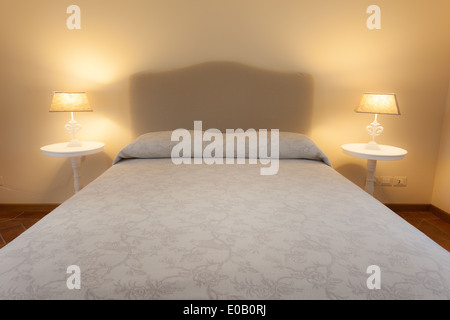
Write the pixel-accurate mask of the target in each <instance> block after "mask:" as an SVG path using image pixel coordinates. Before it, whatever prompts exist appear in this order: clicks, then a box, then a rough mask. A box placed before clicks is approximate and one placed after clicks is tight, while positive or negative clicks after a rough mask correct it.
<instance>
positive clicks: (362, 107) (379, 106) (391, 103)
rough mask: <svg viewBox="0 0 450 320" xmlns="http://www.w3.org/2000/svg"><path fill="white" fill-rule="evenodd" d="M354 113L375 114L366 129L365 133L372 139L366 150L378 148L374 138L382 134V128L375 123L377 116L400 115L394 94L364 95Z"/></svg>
mask: <svg viewBox="0 0 450 320" xmlns="http://www.w3.org/2000/svg"><path fill="white" fill-rule="evenodd" d="M355 112H360V113H374V114H375V120H374V121H373V122H372V123H371V124H370V125H368V126H367V127H366V130H367V133H368V134H369V135H370V136H371V137H372V140H371V141H370V142H369V143H367V145H366V149H374V150H376V149H379V148H380V147H379V146H378V145H377V143H376V142H375V137H376V136H379V135H380V134H381V133H382V132H383V127H382V126H381V125H380V124H379V123H378V122H377V116H378V114H395V115H399V114H400V110H399V108H398V103H397V98H396V96H395V93H364V94H363V95H362V98H361V101H360V102H359V105H358V106H357V107H356V109H355Z"/></svg>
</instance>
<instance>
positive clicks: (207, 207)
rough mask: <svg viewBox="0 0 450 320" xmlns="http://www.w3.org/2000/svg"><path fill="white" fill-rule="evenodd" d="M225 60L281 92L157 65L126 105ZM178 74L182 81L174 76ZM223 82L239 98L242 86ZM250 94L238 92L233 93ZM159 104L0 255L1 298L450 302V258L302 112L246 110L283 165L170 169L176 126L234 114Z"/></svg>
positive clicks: (264, 75)
mask: <svg viewBox="0 0 450 320" xmlns="http://www.w3.org/2000/svg"><path fill="white" fill-rule="evenodd" d="M230 68H231V70H234V71H237V70H238V75H239V77H238V78H239V79H242V78H243V77H242V72H244V73H245V74H246V75H248V74H251V76H248V77H244V78H245V79H246V81H245V82H247V81H249V79H251V78H252V77H253V75H254V76H255V77H256V78H257V79H258V80H257V81H262V82H263V83H264V84H265V86H266V85H267V84H270V85H274V86H276V85H277V84H280V88H283V87H286V86H285V83H284V82H283V81H279V80H275V81H274V82H273V83H269V82H271V81H272V80H273V79H274V77H273V75H274V74H273V73H271V72H267V71H261V70H258V71H255V70H254V69H253V68H250V69H249V67H247V66H242V65H236V64H228V63H226V64H223V63H220V64H217V63H214V64H207V65H201V66H196V67H194V68H189V69H188V70H181V71H180V72H179V71H174V72H171V73H170V75H168V74H166V73H164V74H160V73H158V74H157V75H156V78H161V76H162V82H158V81H157V80H154V79H155V78H154V77H155V75H154V74H152V75H150V78H151V79H153V80H151V81H150V80H149V78H148V77H147V75H145V76H144V77H143V75H142V74H140V75H137V76H136V77H132V79H131V80H130V89H131V90H130V92H131V93H132V97H133V99H134V101H132V102H131V104H132V105H133V108H135V109H136V110H137V109H139V108H142V107H143V105H144V106H145V104H143V101H145V99H149V100H147V101H150V100H151V101H157V104H158V105H161V103H162V101H163V100H161V98H160V97H159V98H155V97H152V98H151V99H150V98H149V96H147V95H149V94H150V93H149V92H150V91H151V90H150V91H148V90H145V88H146V87H147V86H148V85H150V86H151V87H154V86H155V85H156V84H155V83H159V84H161V83H163V84H161V86H162V87H164V88H166V86H167V85H168V83H170V84H172V83H176V86H177V88H179V87H182V88H185V86H183V83H184V80H183V79H186V80H189V81H188V82H189V83H190V84H189V85H190V86H191V87H190V89H189V90H194V91H195V89H193V87H192V86H193V84H192V83H191V81H192V78H191V77H189V76H188V75H192V74H194V75H195V77H194V78H195V79H197V80H198V79H199V77H200V78H201V81H200V82H202V81H206V82H208V83H211V81H210V80H209V79H208V77H205V76H204V75H205V74H208V75H210V74H216V75H217V70H218V69H220V70H223V69H226V70H227V71H229V70H230ZM205 70H206V71H205ZM249 70H250V71H249ZM234 71H233V72H230V73H229V79H230V80H233V77H232V76H231V75H232V74H235V72H234ZM180 73H181V75H182V76H181V77H180ZM200 74H201V76H199V75H200ZM172 75H173V76H174V77H175V79H177V81H168V79H173V78H171V76H172ZM222 75H223V73H222ZM226 77H228V75H227V76H226ZM277 77H283V75H282V74H279V73H277V74H275V79H278V78H277ZM288 77H289V79H291V80H292V81H294V83H295V82H297V81H299V79H300V81H301V83H302V84H303V85H304V84H305V83H306V84H308V86H307V87H308V88H307V89H304V91H302V90H297V92H294V91H292V92H293V94H294V95H295V97H294V99H293V100H292V101H295V99H297V98H298V91H300V92H303V94H302V95H301V97H300V99H301V100H302V103H303V107H302V108H301V109H302V112H303V111H305V110H304V109H305V108H306V106H310V105H311V104H312V103H311V99H310V97H307V99H306V100H307V101H306V102H305V101H304V100H305V95H307V94H310V93H311V86H310V85H311V81H309V80H308V81H306V82H305V81H304V80H305V79H310V78H308V77H306V78H305V77H304V76H300V77H299V76H295V77H292V75H291V74H289V75H288ZM219 78H220V79H222V80H223V78H222V76H220V77H219ZM180 79H181V80H180ZM261 79H262V80H261ZM268 79H270V80H268ZM289 79H288V80H286V81H288V82H290V81H291V80H289ZM142 80H145V81H142ZM135 81H137V83H135ZM267 81H269V82H267ZM297 84H298V83H297ZM203 85H204V84H203ZM265 86H264V88H266V87H265ZM201 87H202V85H199V88H201ZM213 87H214V86H213ZM228 87H231V88H232V90H233V93H235V91H234V90H236V81H231V82H230V83H229V84H228ZM237 87H239V86H237ZM293 87H295V86H293ZM160 89H161V88H160ZM266 89H267V88H266ZM183 90H184V89H183ZM249 90H250V91H252V90H256V91H255V92H258V95H257V96H258V97H257V99H262V100H264V101H266V100H267V99H269V98H268V97H261V96H264V93H263V92H262V91H261V88H255V89H249V88H248V87H246V88H245V89H244V91H245V92H247V93H248V92H249ZM289 90H291V89H289ZM163 91H164V90H157V91H155V92H153V93H152V94H161V92H163ZM166 91H167V92H166V93H167V94H169V95H170V98H169V99H168V100H169V102H167V105H166V107H165V108H162V109H165V110H168V112H169V113H173V110H172V109H171V107H170V106H171V105H172V106H175V105H176V102H174V101H172V100H171V99H173V97H172V96H173V95H174V88H171V89H170V90H166ZM266 91H267V90H266ZM208 92H209V90H208ZM269 94H270V96H271V97H274V96H275V97H277V96H278V93H277V94H275V95H274V94H273V92H270V93H269ZM207 95H209V94H207ZM182 96H183V95H182ZM211 96H214V95H211ZM217 96H219V97H220V102H221V103H223V105H222V107H224V106H225V105H227V104H228V103H230V101H225V102H224V99H225V100H226V99H228V98H229V93H226V92H221V93H218V95H217ZM242 97H243V95H236V94H234V97H233V98H232V99H237V100H239V101H242ZM186 98H188V97H186V96H183V98H182V101H183V102H184V103H186V104H184V105H183V106H186V105H189V104H191V106H192V105H196V104H197V103H199V101H203V102H204V99H205V96H203V95H199V96H198V97H197V98H196V99H199V98H200V100H197V101H194V100H193V101H190V102H186V101H185V99H186ZM208 99H209V98H208ZM245 99H249V98H248V97H247V96H245ZM210 103H211V101H208V102H207V104H210ZM254 103H256V102H255V101H252V102H250V104H251V105H254ZM271 103H273V100H272V102H271ZM142 104H143V105H142ZM199 104H200V103H199ZM139 105H141V106H139ZM283 105H284V103H283ZM294 105H297V106H298V103H297V102H294ZM203 106H204V105H203ZM222 107H221V108H222ZM145 108H150V107H147V106H145ZM240 108H243V107H242V106H241V107H240ZM261 108H263V109H264V108H265V107H261ZM267 108H268V109H267V110H269V109H270V107H267ZM280 108H281V107H280ZM162 109H161V110H160V111H158V112H160V113H158V112H156V111H155V109H153V111H152V114H153V115H155V114H156V115H158V116H159V117H160V120H159V121H156V120H152V121H154V123H153V124H152V125H151V126H150V127H147V128H145V121H143V120H142V118H140V117H138V116H136V119H135V128H139V129H136V134H137V138H136V139H135V140H134V141H131V142H130V144H129V145H126V146H124V148H123V149H122V150H121V151H120V152H119V153H118V154H117V156H116V158H115V159H114V162H113V165H112V167H111V168H110V169H108V170H107V171H106V172H105V173H103V174H102V175H101V176H100V177H98V178H97V179H96V180H94V181H93V182H92V183H90V184H89V185H87V186H86V187H85V188H83V189H82V190H81V191H80V192H78V193H76V194H75V195H74V196H73V197H71V198H70V199H68V200H67V201H66V202H64V203H62V204H61V205H60V206H59V207H58V208H56V209H55V210H54V211H52V212H51V213H50V214H48V215H47V216H46V217H44V218H43V219H42V220H40V221H39V222H38V223H36V224H35V225H34V226H33V227H31V228H30V229H28V230H27V231H26V232H24V233H23V234H22V235H20V236H19V237H18V238H16V239H15V240H14V241H12V242H11V243H9V244H8V245H6V246H5V247H4V248H2V249H1V250H0V299H133V300H141V299H152V300H156V299H158V300H185V299H189V300H212V299H218V300H241V299H247V300H275V299H279V300H300V299H302V300H310V299H327V300H328V299H333V300H334V299H445V300H448V299H449V298H450V254H449V253H448V252H447V251H446V250H445V249H443V248H441V247H440V246H438V245H437V244H436V243H434V242H433V241H432V240H431V239H429V238H428V237H426V236H425V235H424V234H423V233H421V232H420V231H418V230H417V229H415V228H414V227H412V226H411V225H409V224H408V223H407V222H405V221H404V220H403V219H401V218H400V217H398V216H397V215H396V214H395V213H394V212H392V211H391V210H390V209H388V208H387V207H386V206H384V205H383V204H382V203H380V202H379V201H377V200H376V199H374V198H373V197H372V196H370V195H369V194H368V193H366V192H365V191H363V190H362V189H360V188H359V187H358V186H356V185H354V184H353V183H352V182H350V181H349V180H347V179H346V178H345V177H343V176H342V175H340V174H339V173H338V172H336V171H335V170H334V169H333V168H332V166H331V163H330V161H329V159H328V158H327V156H326V155H325V154H324V153H323V152H322V151H321V149H320V148H319V147H318V146H317V145H316V144H315V143H314V141H312V140H311V139H310V138H309V137H308V135H307V134H306V133H305V132H304V133H301V132H300V131H301V130H304V129H305V127H304V123H301V122H298V121H297V120H298V119H294V120H293V119H289V121H287V122H283V123H280V124H279V126H278V125H277V127H275V126H271V124H270V123H268V122H267V123H264V121H266V119H269V118H270V117H263V119H262V122H260V123H263V124H264V125H265V126H263V125H260V124H259V123H252V121H254V119H252V117H247V118H245V117H244V121H246V123H245V124H242V123H241V124H242V126H241V127H244V128H249V126H250V125H251V126H257V128H268V129H274V128H280V132H279V140H278V141H279V145H278V148H279V169H278V171H277V173H276V174H273V175H261V174H260V169H261V167H262V166H264V164H262V163H260V162H257V163H256V164H255V163H250V158H251V154H250V153H248V152H247V153H246V154H245V155H244V156H243V158H244V160H245V161H244V163H242V164H241V163H237V158H238V157H236V161H235V163H230V164H212V165H211V164H207V163H206V162H205V161H202V162H201V163H198V164H194V163H191V164H187V163H183V164H180V165H176V164H174V162H173V161H172V154H171V151H172V150H173V148H174V146H175V145H176V144H177V141H172V139H171V134H172V133H173V131H170V130H173V129H175V128H179V127H183V128H192V125H193V120H195V119H197V120H198V119H199V118H197V117H198V116H199V115H201V114H203V115H205V118H204V119H205V125H204V128H219V129H221V130H224V128H226V126H227V121H229V120H230V119H232V118H230V119H228V120H227V121H224V119H223V118H221V119H217V117H215V116H214V114H213V113H205V110H200V109H196V110H197V111H195V112H199V113H198V114H197V113H195V112H194V114H193V115H190V114H189V113H186V118H184V117H182V118H183V119H182V121H184V122H178V123H176V124H170V121H169V120H167V119H168V118H167V116H166V115H163V114H162V113H163V111H164V110H162ZM219 109H220V108H219ZM238 109H239V108H238ZM238 109H236V110H237V111H238ZM272 109H273V107H272ZM136 110H135V112H136ZM287 110H288V111H286V113H283V112H284V111H283V112H281V111H280V112H281V114H283V116H284V117H287V118H290V116H289V114H290V112H297V110H295V108H292V107H291V106H288V107H287ZM237 111H236V112H237ZM161 112H162V113H161ZM221 112H224V111H223V110H219V111H218V113H219V114H220V113H221ZM271 112H273V111H271ZM225 113H226V112H225ZM267 114H270V112H268V113H267ZM307 114H309V115H310V111H307ZM164 119H166V120H164ZM177 119H178V118H177ZM303 120H304V118H303V119H302V121H303ZM177 121H179V120H177ZM215 121H217V122H215ZM239 121H242V119H240V120H239ZM138 122H141V123H140V124H139V123H138ZM309 122H310V121H306V122H305V123H309ZM233 125H236V124H235V123H234V124H233ZM170 126H172V127H170ZM236 127H237V126H236ZM236 127H234V128H236ZM190 132H192V131H190ZM69 266H77V267H78V268H79V271H80V273H79V275H80V288H79V289H77V288H75V289H73V288H69V282H68V279H69V278H70V277H71V276H72V273H71V272H68V271H70V270H68V267H69ZM373 267H375V269H373ZM377 272H378V273H377ZM373 285H375V286H373Z"/></svg>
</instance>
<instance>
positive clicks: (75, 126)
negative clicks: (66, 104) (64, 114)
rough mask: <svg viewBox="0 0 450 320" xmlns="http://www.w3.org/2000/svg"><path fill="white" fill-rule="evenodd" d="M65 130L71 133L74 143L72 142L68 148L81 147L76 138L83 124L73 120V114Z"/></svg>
mask: <svg viewBox="0 0 450 320" xmlns="http://www.w3.org/2000/svg"><path fill="white" fill-rule="evenodd" d="M65 128H66V130H67V131H69V132H70V134H72V141H70V142H69V144H68V145H67V146H68V147H81V142H80V141H78V140H77V138H76V137H75V136H76V134H77V132H78V131H80V130H81V124H79V123H78V122H76V121H75V119H74V118H73V112H71V113H70V120H69V122H68V123H67V124H66V125H65Z"/></svg>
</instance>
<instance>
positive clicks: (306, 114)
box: [130, 62, 313, 136]
mask: <svg viewBox="0 0 450 320" xmlns="http://www.w3.org/2000/svg"><path fill="white" fill-rule="evenodd" d="M312 104H313V80H312V77H311V76H310V75H308V74H304V73H282V72H274V71H268V70H263V69H258V68H253V67H249V66H246V65H243V64H238V63H233V62H207V63H203V64H199V65H194V66H190V67H186V68H182V69H178V70H172V71H166V72H157V73H151V72H146V73H138V74H135V75H133V76H132V77H131V78H130V112H131V124H132V126H133V130H134V134H135V135H136V136H138V135H140V134H143V133H146V132H150V131H166V130H175V129H177V128H185V129H193V125H194V121H195V120H201V121H203V130H206V129H209V128H216V129H219V130H221V131H222V132H224V131H225V129H237V128H242V129H244V130H246V129H249V128H254V129H280V131H291V132H300V133H305V134H308V133H309V132H310V129H311V118H312Z"/></svg>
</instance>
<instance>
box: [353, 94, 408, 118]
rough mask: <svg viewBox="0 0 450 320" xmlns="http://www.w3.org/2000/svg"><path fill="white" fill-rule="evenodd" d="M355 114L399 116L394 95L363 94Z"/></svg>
mask: <svg viewBox="0 0 450 320" xmlns="http://www.w3.org/2000/svg"><path fill="white" fill-rule="evenodd" d="M355 112H362V113H375V114H395V115H399V114H400V110H399V108H398V103H397V98H396V96H395V93H385V94H379V93H364V94H363V95H362V98H361V101H360V102H359V105H358V106H357V107H356V109H355Z"/></svg>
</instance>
